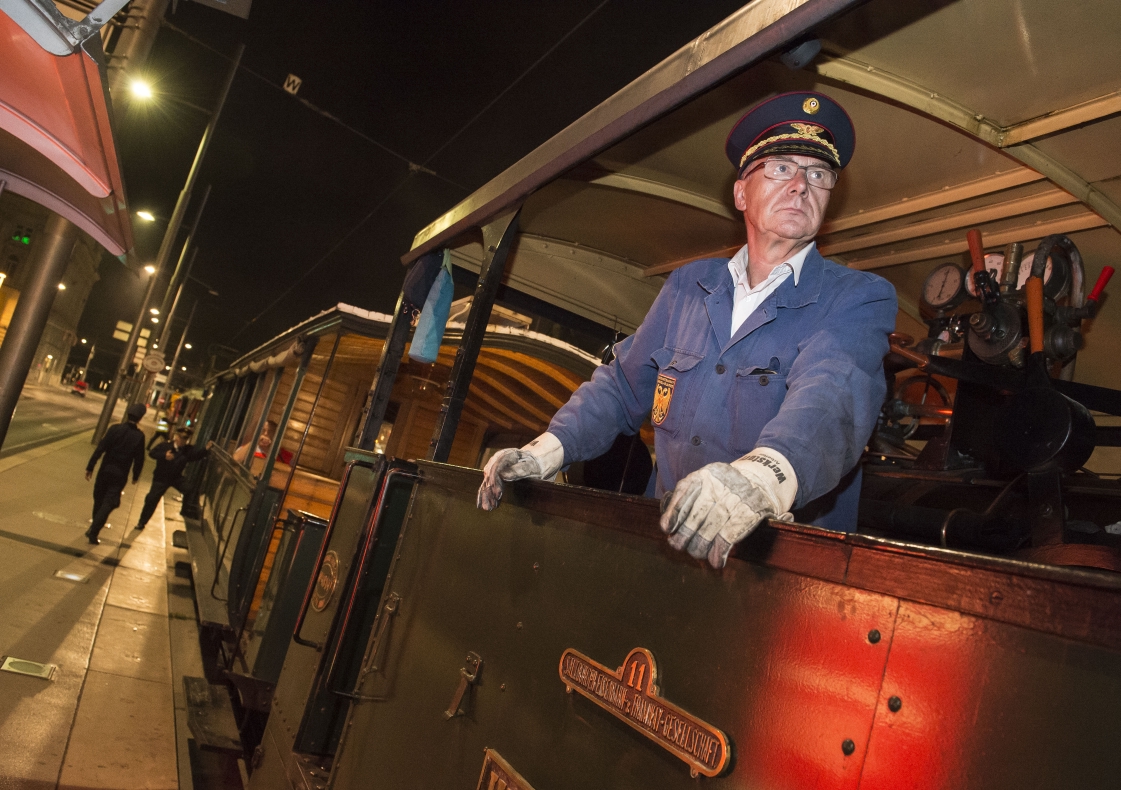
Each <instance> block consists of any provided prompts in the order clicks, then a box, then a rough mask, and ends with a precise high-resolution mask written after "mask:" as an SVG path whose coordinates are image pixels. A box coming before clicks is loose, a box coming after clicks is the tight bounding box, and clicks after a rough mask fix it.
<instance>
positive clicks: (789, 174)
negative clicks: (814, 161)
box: [740, 159, 837, 189]
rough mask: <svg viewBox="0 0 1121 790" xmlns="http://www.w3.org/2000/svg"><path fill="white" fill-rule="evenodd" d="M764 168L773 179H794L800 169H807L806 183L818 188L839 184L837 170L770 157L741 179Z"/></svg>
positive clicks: (829, 187) (767, 175) (767, 176)
mask: <svg viewBox="0 0 1121 790" xmlns="http://www.w3.org/2000/svg"><path fill="white" fill-rule="evenodd" d="M760 168H762V169H763V175H764V176H765V177H766V178H769V179H771V180H772V181H793V180H794V176H796V175H798V171H799V170H805V171H806V183H807V184H809V185H810V186H811V187H817V188H818V189H832V188H833V187H835V186H837V171H836V170H833V169H831V168H828V167H823V166H822V165H800V164H798V163H797V162H791V161H790V160H789V159H768V160H766V161H764V162H762V163H761V164H758V165H756V166H755V167H753V168H751V169H750V170H748V171H747V172H746V173H744V174H743V176H742V177H741V179H740V180H743V179H744V178H747V177H748V176H749V175H751V174H752V173H754V172H755V171H756V170H758V169H760Z"/></svg>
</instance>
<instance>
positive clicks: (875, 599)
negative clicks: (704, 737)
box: [730, 579, 897, 790]
mask: <svg viewBox="0 0 1121 790" xmlns="http://www.w3.org/2000/svg"><path fill="white" fill-rule="evenodd" d="M799 586H800V589H798V590H786V591H784V592H785V593H786V594H784V595H781V596H776V599H774V600H773V603H775V604H777V605H776V608H775V610H774V611H773V613H769V615H768V617H767V625H768V626H769V628H768V630H767V631H765V632H755V633H751V634H744V635H743V636H744V638H747V639H750V640H751V641H752V642H755V643H756V644H757V645H766V646H767V649H766V650H765V651H763V652H762V653H760V654H758V655H760V660H762V661H763V662H765V664H766V666H763V667H755V668H752V669H753V671H750V672H748V673H747V674H748V675H749V676H750V677H752V678H753V679H754V680H755V682H753V683H752V684H751V685H752V688H750V689H749V698H748V699H745V705H746V706H747V709H746V711H745V713H746V714H747V716H746V720H745V721H742V722H740V723H738V726H737V727H736V732H735V735H736V740H735V754H736V767H735V769H734V770H733V771H732V773H731V775H730V776H731V778H733V779H734V784H735V786H737V787H752V788H755V787H759V788H768V790H780V789H785V788H790V790H794V789H795V788H798V789H802V788H811V787H812V788H815V789H816V790H833V789H834V788H835V789H836V790H841V789H842V788H856V787H858V786H859V783H860V774H861V766H862V763H863V760H864V754H865V750H866V747H867V743H868V734H869V732H870V730H871V726H872V718H873V715H874V711H875V705H876V700H877V699H878V698H879V693H880V683H881V680H882V678H883V672H884V665H885V662H886V660H887V655H888V649H889V646H890V644H891V639H892V631H893V625H894V618H895V609H896V606H897V602H896V600H895V599H893V598H889V597H887V596H882V595H876V594H873V593H867V592H863V591H860V590H854V589H851V588H846V587H843V586H841V585H834V584H827V583H821V582H817V581H814V580H810V579H803V580H801V582H800V584H799ZM791 593H793V594H791ZM872 631H878V632H879V641H878V642H875V643H873V642H871V641H869V633H870V632H872ZM845 741H852V746H853V752H852V753H851V754H848V755H846V754H845V752H844V744H845Z"/></svg>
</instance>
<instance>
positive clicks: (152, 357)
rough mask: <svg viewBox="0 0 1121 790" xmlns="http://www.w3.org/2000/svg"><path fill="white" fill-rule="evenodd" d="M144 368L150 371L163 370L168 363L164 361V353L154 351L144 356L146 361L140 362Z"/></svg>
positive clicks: (157, 371)
mask: <svg viewBox="0 0 1121 790" xmlns="http://www.w3.org/2000/svg"><path fill="white" fill-rule="evenodd" d="M140 364H141V365H143V366H144V369H145V370H146V371H148V372H149V373H159V372H160V371H161V370H163V369H164V368H165V367H166V366H167V363H166V362H165V361H164V358H163V354H158V353H152V354H147V355H145V357H144V361H143V362H141V363H140Z"/></svg>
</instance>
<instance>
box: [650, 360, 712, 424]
mask: <svg viewBox="0 0 1121 790" xmlns="http://www.w3.org/2000/svg"><path fill="white" fill-rule="evenodd" d="M650 358H651V359H652V360H653V361H654V363H655V364H656V365H657V366H658V379H657V381H656V382H655V383H654V406H653V408H651V410H650V422H651V423H652V424H653V426H654V428H655V429H656V430H660V431H665V432H666V433H668V434H669V435H671V436H673V435H675V434H676V433H677V431H678V430H679V428H680V427H681V426H682V425H683V424H685V420H684V418H683V417H682V415H684V414H685V413H686V412H687V411H688V410H689V407H688V403H689V401H690V400H691V399H692V398H693V395H694V394H695V393H694V390H695V389H696V387H695V386H693V385H694V384H695V381H696V379H697V377H698V375H699V372H698V371H697V370H696V367H697V364H698V363H699V362H700V361H701V360H703V359H704V358H705V357H704V354H698V353H696V352H692V351H679V350H677V349H673V348H660V349H658V350H657V351H655V352H654V353H653V354H651V355H650Z"/></svg>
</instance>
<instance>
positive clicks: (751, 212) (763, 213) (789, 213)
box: [732, 154, 829, 242]
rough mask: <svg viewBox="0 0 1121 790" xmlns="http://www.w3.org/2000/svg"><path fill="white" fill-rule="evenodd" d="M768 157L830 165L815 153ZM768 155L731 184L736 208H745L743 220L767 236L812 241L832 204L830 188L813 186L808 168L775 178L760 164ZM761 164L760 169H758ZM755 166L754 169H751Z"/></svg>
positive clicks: (808, 163) (753, 164)
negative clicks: (783, 178) (807, 171)
mask: <svg viewBox="0 0 1121 790" xmlns="http://www.w3.org/2000/svg"><path fill="white" fill-rule="evenodd" d="M765 159H783V160H786V161H788V162H793V163H794V164H796V165H802V166H805V165H813V166H817V167H828V165H827V164H826V163H824V162H822V161H821V160H820V159H817V158H815V157H812V156H799V155H797V154H781V155H777V156H769V157H765ZM765 159H759V160H756V161H755V162H752V164H751V166H750V167H749V168H748V174H747V175H746V176H745V177H744V178H742V179H740V180H739V181H737V182H736V183H735V186H734V187H733V188H732V194H733V195H734V197H735V201H736V208H738V209H739V210H740V211H742V212H743V218H744V222H745V223H746V224H747V225H748V226H749V228H750V227H754V228H755V231H756V232H759V233H762V234H764V235H765V236H766V235H770V236H777V237H778V238H782V239H789V240H791V241H802V242H809V241H811V240H812V239H813V238H814V236H816V235H817V232H818V230H819V229H820V228H821V223H822V221H824V219H825V207H826V206H828V205H829V190H827V189H821V188H820V187H811V186H810V185H809V183H808V182H807V181H806V171H805V170H799V171H798V172H797V174H796V175H795V176H794V178H793V179H791V180H790V181H776V180H774V179H770V178H767V177H766V176H765V175H763V168H762V167H760V165H761V164H762V163H763V162H764V161H765ZM755 168H758V169H755ZM753 169H754V172H751V170H753Z"/></svg>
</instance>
